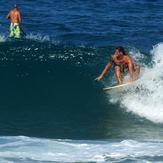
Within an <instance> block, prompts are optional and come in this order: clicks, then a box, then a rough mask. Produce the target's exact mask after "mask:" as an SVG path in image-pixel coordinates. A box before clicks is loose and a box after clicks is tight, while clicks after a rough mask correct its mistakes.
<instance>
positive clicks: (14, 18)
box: [6, 5, 21, 38]
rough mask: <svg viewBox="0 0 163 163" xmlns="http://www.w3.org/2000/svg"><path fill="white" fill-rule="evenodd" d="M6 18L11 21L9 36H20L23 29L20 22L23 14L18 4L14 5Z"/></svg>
mask: <svg viewBox="0 0 163 163" xmlns="http://www.w3.org/2000/svg"><path fill="white" fill-rule="evenodd" d="M6 18H7V19H10V21H11V24H10V35H9V37H14V38H20V37H21V30H20V27H19V23H20V22H21V15H20V11H19V9H18V7H17V5H14V7H13V9H12V10H11V11H10V12H9V13H8V15H7V17H6Z"/></svg>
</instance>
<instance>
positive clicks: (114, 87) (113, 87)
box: [103, 83, 133, 91]
mask: <svg viewBox="0 0 163 163" xmlns="http://www.w3.org/2000/svg"><path fill="white" fill-rule="evenodd" d="M131 84H133V83H124V84H119V85H115V86H111V87H105V88H103V90H104V91H111V90H113V89H118V88H121V87H125V86H129V85H131Z"/></svg>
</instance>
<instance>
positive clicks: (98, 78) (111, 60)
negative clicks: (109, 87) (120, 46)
mask: <svg viewBox="0 0 163 163" xmlns="http://www.w3.org/2000/svg"><path fill="white" fill-rule="evenodd" d="M112 62H113V59H112V58H111V59H110V61H109V62H108V64H107V65H106V66H105V68H104V69H103V71H102V72H101V74H100V75H99V76H98V77H97V78H96V79H95V80H97V81H99V80H101V79H102V77H103V76H104V75H105V74H106V72H107V71H108V70H109V68H110V67H111V65H112Z"/></svg>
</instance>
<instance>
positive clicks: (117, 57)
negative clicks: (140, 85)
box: [95, 47, 140, 84]
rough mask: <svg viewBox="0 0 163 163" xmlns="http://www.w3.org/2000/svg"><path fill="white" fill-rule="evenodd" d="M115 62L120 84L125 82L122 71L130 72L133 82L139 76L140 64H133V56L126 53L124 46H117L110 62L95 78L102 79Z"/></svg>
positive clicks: (130, 80)
mask: <svg viewBox="0 0 163 163" xmlns="http://www.w3.org/2000/svg"><path fill="white" fill-rule="evenodd" d="M112 64H114V66H115V74H116V77H117V80H118V83H119V84H122V83H123V78H122V75H121V74H122V73H123V72H125V73H126V72H129V74H130V79H129V82H132V81H133V80H134V78H138V76H139V73H140V65H138V64H136V65H134V64H133V61H132V58H131V57H130V56H129V55H128V54H126V52H125V50H124V48H123V47H117V48H116V49H115V53H114V55H112V56H111V58H110V60H109V62H108V63H107V65H106V66H105V68H104V70H103V71H102V72H101V74H100V75H99V76H98V77H97V78H96V79H95V80H97V81H99V80H101V79H102V77H103V76H104V75H105V73H106V72H107V71H108V70H109V68H110V67H111V65H112Z"/></svg>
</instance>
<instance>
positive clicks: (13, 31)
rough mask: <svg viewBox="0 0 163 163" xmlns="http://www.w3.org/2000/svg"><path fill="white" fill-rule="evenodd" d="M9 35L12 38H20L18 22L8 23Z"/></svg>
mask: <svg viewBox="0 0 163 163" xmlns="http://www.w3.org/2000/svg"><path fill="white" fill-rule="evenodd" d="M9 37H12V38H21V30H20V27H19V24H18V23H11V24H10V34H9Z"/></svg>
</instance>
